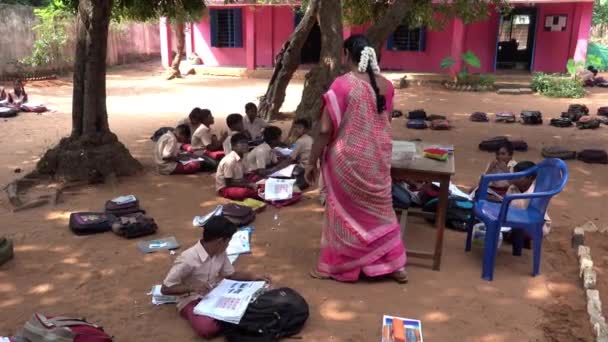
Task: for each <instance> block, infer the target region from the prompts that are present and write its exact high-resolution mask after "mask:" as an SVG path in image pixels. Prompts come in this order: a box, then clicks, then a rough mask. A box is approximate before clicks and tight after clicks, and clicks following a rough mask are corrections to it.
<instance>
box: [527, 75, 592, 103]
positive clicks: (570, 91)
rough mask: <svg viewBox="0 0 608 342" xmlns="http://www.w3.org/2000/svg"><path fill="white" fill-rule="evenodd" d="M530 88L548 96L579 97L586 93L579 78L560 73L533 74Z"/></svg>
mask: <svg viewBox="0 0 608 342" xmlns="http://www.w3.org/2000/svg"><path fill="white" fill-rule="evenodd" d="M532 89H534V91H536V92H538V93H540V94H542V95H545V96H548V97H565V98H580V97H584V96H585V94H586V92H585V88H583V82H582V81H581V80H580V79H578V78H572V77H569V76H567V75H560V74H544V73H537V74H534V76H533V77H532Z"/></svg>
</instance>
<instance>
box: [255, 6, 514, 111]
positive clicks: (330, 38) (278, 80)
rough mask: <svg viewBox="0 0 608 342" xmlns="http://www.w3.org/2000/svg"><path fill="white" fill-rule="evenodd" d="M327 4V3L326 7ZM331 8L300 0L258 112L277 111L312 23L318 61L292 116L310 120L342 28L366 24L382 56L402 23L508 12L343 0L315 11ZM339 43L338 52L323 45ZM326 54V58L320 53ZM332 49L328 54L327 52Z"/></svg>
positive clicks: (335, 66) (334, 72) (332, 69)
mask: <svg viewBox="0 0 608 342" xmlns="http://www.w3.org/2000/svg"><path fill="white" fill-rule="evenodd" d="M326 2H328V3H331V4H325V3H326ZM330 5H331V6H334V5H336V2H335V0H304V1H303V2H302V7H301V10H302V11H304V13H305V14H304V17H303V19H302V21H301V22H300V24H299V25H298V26H297V27H296V29H295V31H294V32H293V33H292V35H291V36H290V38H289V40H288V41H287V42H286V43H285V45H284V48H283V50H282V51H281V52H280V53H279V56H278V57H277V60H278V62H277V63H276V65H275V68H274V72H273V77H272V78H271V81H270V83H269V85H268V89H267V91H266V94H265V95H264V96H263V97H262V99H261V101H260V113H261V114H262V115H263V116H264V117H265V118H267V119H270V118H272V117H273V116H274V115H275V114H277V113H278V111H279V109H280V108H281V106H282V104H283V101H284V99H285V90H286V88H287V85H288V84H289V82H290V80H291V77H292V76H293V73H294V72H295V70H296V69H297V66H298V64H299V63H300V60H299V58H300V52H301V50H302V46H303V43H302V41H303V40H305V39H306V37H308V34H309V33H310V30H311V28H312V26H313V24H314V22H315V21H317V22H318V23H319V26H320V28H321V37H322V38H321V41H322V48H321V56H322V57H321V59H320V62H319V65H317V66H316V67H314V68H313V69H311V71H310V72H309V73H308V74H307V75H306V82H305V85H304V90H303V93H302V99H301V102H300V105H299V106H298V109H297V110H296V118H307V119H310V120H312V121H315V120H316V119H317V118H318V116H319V114H320V108H321V94H322V93H323V92H324V91H326V90H327V89H328V88H329V85H330V84H331V82H332V81H333V80H334V79H335V77H336V76H338V75H339V74H340V72H341V71H342V70H341V52H342V51H341V43H342V41H341V39H342V24H343V23H344V24H346V25H364V24H371V26H370V27H369V28H368V30H367V32H366V35H367V36H368V38H369V40H370V42H371V44H372V45H373V47H374V48H375V49H376V50H377V52H378V55H380V52H381V46H382V45H383V44H384V43H385V42H386V40H387V39H388V37H389V36H390V35H391V34H392V33H393V32H394V31H395V29H396V28H397V27H398V26H399V25H401V24H405V25H407V26H409V27H420V26H427V27H430V28H432V29H441V28H443V27H444V25H446V24H447V23H449V21H450V20H452V19H453V18H460V19H461V20H462V21H463V22H464V23H465V24H466V23H470V22H473V21H475V20H480V19H484V18H487V17H488V16H489V14H490V13H491V11H492V10H498V11H501V12H504V11H508V9H509V8H510V7H509V5H508V3H507V1H506V0H441V1H439V2H437V1H432V0H342V1H338V2H337V5H338V7H341V10H340V8H338V10H336V9H332V16H331V17H329V18H328V17H326V16H325V14H324V13H323V11H322V10H319V8H320V7H327V6H330ZM335 44H338V48H337V49H336V48H335V47H333V48H331V47H330V46H328V45H335ZM324 51H325V52H326V53H325V54H324V53H323V52H324ZM329 51H331V52H329Z"/></svg>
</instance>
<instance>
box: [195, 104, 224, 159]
mask: <svg viewBox="0 0 608 342" xmlns="http://www.w3.org/2000/svg"><path fill="white" fill-rule="evenodd" d="M196 117H197V118H198V115H197V116H196ZM200 122H201V123H200V125H198V127H197V128H196V130H195V131H194V133H192V139H191V145H192V151H193V152H203V153H204V154H206V155H208V156H210V157H212V158H214V159H216V160H219V159H221V158H222V157H223V156H224V152H223V151H222V140H220V139H218V137H217V135H215V133H214V132H213V129H212V128H211V125H213V124H214V123H215V120H214V119H213V115H212V114H211V111H210V110H208V109H202V110H201V113H200ZM223 138H225V137H224V136H223V137H222V139H223Z"/></svg>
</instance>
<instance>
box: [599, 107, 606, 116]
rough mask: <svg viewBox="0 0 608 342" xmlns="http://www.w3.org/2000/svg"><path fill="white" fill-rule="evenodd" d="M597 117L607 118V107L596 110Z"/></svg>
mask: <svg viewBox="0 0 608 342" xmlns="http://www.w3.org/2000/svg"><path fill="white" fill-rule="evenodd" d="M597 115H598V116H608V107H600V108H598V109H597Z"/></svg>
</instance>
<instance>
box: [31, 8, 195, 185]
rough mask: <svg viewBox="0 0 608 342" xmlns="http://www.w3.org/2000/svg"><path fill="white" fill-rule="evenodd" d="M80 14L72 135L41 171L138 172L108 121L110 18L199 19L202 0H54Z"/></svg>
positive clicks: (90, 175) (71, 174)
mask: <svg viewBox="0 0 608 342" xmlns="http://www.w3.org/2000/svg"><path fill="white" fill-rule="evenodd" d="M51 5H53V6H64V7H65V8H67V9H68V10H72V11H74V12H75V13H76V51H75V57H74V90H73V96H72V133H71V135H70V136H69V137H66V138H63V139H62V140H61V141H60V142H59V144H58V145H57V146H55V147H53V148H51V149H50V150H48V151H47V152H46V153H45V155H44V156H43V157H42V158H41V159H40V161H39V162H38V164H37V171H38V172H40V173H42V174H49V175H52V176H55V177H57V178H63V179H66V180H97V179H99V178H101V179H103V178H105V177H108V176H110V175H116V176H126V175H133V174H134V173H136V172H137V171H138V170H140V169H141V165H140V164H139V162H138V161H137V160H135V159H134V158H133V157H132V156H131V154H130V153H129V151H128V150H127V148H126V147H125V146H124V145H123V144H122V143H120V142H119V141H118V138H117V137H116V135H115V134H114V133H112V132H111V130H110V127H109V124H108V113H107V108H106V55H107V44H108V27H109V23H110V20H111V18H117V19H119V20H122V19H131V20H148V19H155V18H158V17H160V16H167V17H169V18H175V19H176V20H188V18H192V19H200V16H202V14H203V12H204V9H205V3H204V2H203V1H201V0H158V1H149V0H79V1H78V0H52V2H51Z"/></svg>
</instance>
